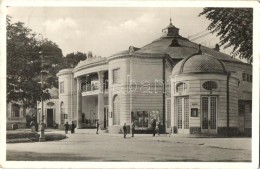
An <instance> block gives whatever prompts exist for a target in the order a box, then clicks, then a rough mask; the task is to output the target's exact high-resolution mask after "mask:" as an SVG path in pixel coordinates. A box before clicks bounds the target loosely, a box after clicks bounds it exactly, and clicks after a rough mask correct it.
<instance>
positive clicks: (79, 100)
mask: <svg viewBox="0 0 260 169" xmlns="http://www.w3.org/2000/svg"><path fill="white" fill-rule="evenodd" d="M77 115H78V120H77V128H78V129H81V128H82V96H81V90H80V79H79V77H78V78H77Z"/></svg>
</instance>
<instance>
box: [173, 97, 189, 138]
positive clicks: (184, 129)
mask: <svg viewBox="0 0 260 169" xmlns="http://www.w3.org/2000/svg"><path fill="white" fill-rule="evenodd" d="M176 102H177V119H178V121H177V124H178V133H189V130H190V124H189V123H190V120H189V119H190V116H189V114H190V113H189V98H188V97H177V98H176Z"/></svg>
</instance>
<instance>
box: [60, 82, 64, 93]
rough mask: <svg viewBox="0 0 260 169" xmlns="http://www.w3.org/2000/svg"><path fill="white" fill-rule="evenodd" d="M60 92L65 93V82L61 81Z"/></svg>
mask: <svg viewBox="0 0 260 169" xmlns="http://www.w3.org/2000/svg"><path fill="white" fill-rule="evenodd" d="M60 93H64V82H60Z"/></svg>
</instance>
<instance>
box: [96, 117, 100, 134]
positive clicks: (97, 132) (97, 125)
mask: <svg viewBox="0 0 260 169" xmlns="http://www.w3.org/2000/svg"><path fill="white" fill-rule="evenodd" d="M96 125H97V132H96V134H98V129H99V125H100V123H99V119H97V124H96Z"/></svg>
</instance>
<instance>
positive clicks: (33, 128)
mask: <svg viewBox="0 0 260 169" xmlns="http://www.w3.org/2000/svg"><path fill="white" fill-rule="evenodd" d="M30 126H31V132H35V124H34V121H33V120H32V121H31V123H30Z"/></svg>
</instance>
